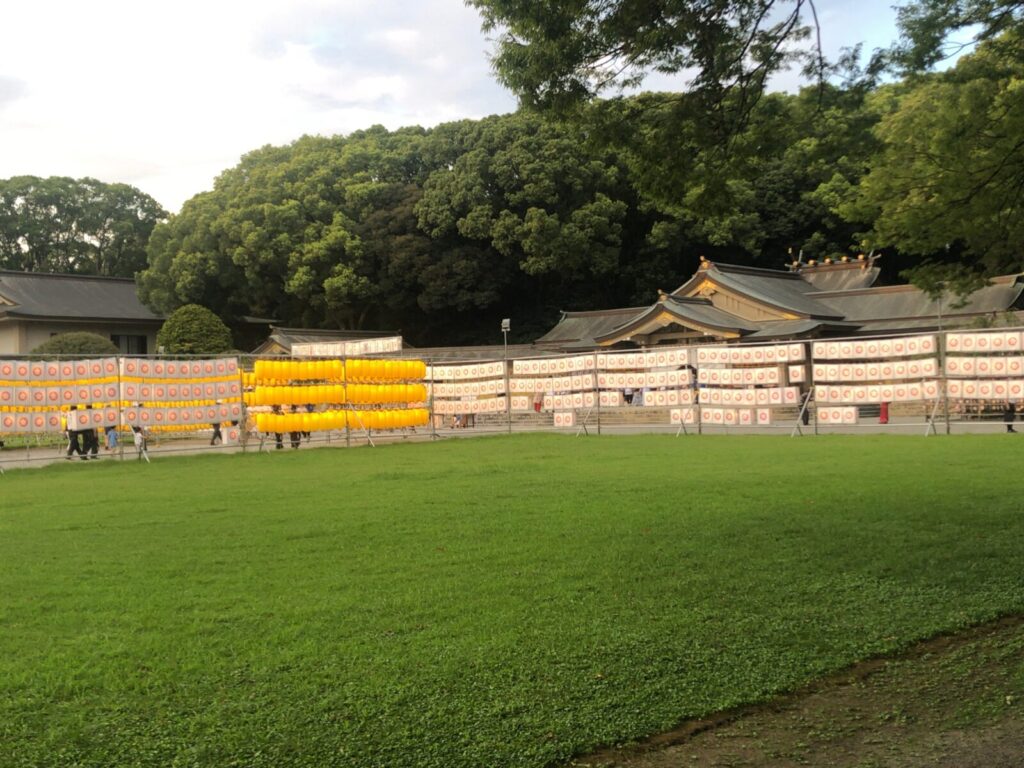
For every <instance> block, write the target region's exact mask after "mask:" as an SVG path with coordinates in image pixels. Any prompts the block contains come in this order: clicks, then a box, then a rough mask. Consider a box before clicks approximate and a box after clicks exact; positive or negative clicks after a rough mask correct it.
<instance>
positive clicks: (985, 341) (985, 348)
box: [946, 331, 1024, 352]
mask: <svg viewBox="0 0 1024 768" xmlns="http://www.w3.org/2000/svg"><path fill="white" fill-rule="evenodd" d="M1021 349H1024V339H1022V338H1021V332H1020V331H964V332H958V333H950V334H948V335H947V336H946V350H947V351H949V352H989V351H991V352H1017V351H1019V350H1021Z"/></svg>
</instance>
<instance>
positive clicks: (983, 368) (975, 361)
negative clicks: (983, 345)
mask: <svg viewBox="0 0 1024 768" xmlns="http://www.w3.org/2000/svg"><path fill="white" fill-rule="evenodd" d="M946 373H947V374H949V375H950V376H1007V377H1008V376H1024V357H1019V356H1017V357H947V358H946Z"/></svg>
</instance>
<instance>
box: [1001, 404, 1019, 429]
mask: <svg viewBox="0 0 1024 768" xmlns="http://www.w3.org/2000/svg"><path fill="white" fill-rule="evenodd" d="M1016 420H1017V404H1016V403H1015V402H1013V401H1012V400H1008V401H1007V402H1006V408H1005V409H1004V410H1003V421H1005V422H1006V431H1007V432H1014V433H1016V432H1017V430H1016V429H1014V428H1013V422H1015V421H1016Z"/></svg>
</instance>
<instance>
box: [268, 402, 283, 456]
mask: <svg viewBox="0 0 1024 768" xmlns="http://www.w3.org/2000/svg"><path fill="white" fill-rule="evenodd" d="M270 412H271V413H280V412H281V406H280V405H272V406H270ZM282 438H283V436H282V435H281V433H280V432H275V433H274V447H275V448H276V449H277V450H279V451H280V450H282V449H283V448H284V442H283V439H282Z"/></svg>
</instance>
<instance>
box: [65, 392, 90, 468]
mask: <svg viewBox="0 0 1024 768" xmlns="http://www.w3.org/2000/svg"><path fill="white" fill-rule="evenodd" d="M71 410H72V411H77V410H78V406H77V405H72V406H71ZM64 428H65V430H66V432H67V436H68V455H67V460H68V461H71V459H73V458H74V456H75V454H76V453H77V454H78V456H79V457H80V458H81V459H82V461H85V451H83V450H82V443H81V438H82V430H79V429H71V428H70V426H69V425H68V419H67V418H66V417H65V419H64Z"/></svg>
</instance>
